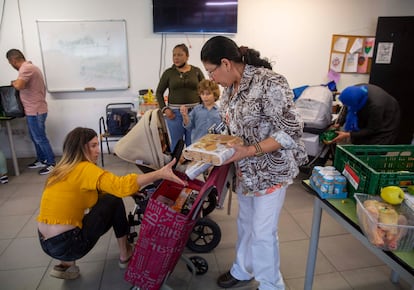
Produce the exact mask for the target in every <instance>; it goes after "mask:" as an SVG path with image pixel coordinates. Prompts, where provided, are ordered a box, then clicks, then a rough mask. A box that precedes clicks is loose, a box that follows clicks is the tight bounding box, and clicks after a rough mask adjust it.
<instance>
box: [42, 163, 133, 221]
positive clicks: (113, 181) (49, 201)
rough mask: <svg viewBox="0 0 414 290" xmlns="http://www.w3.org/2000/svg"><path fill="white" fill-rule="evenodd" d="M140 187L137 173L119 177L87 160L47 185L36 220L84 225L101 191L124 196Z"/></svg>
mask: <svg viewBox="0 0 414 290" xmlns="http://www.w3.org/2000/svg"><path fill="white" fill-rule="evenodd" d="M138 189H139V185H138V184H137V174H134V173H132V174H128V175H125V176H116V175H114V174H112V173H110V172H108V171H105V170H103V169H102V168H100V167H98V166H97V165H95V164H93V163H91V162H87V161H84V162H81V163H79V164H78V165H77V166H76V167H75V169H74V170H73V171H72V172H71V173H69V175H68V176H67V177H66V178H65V179H64V180H62V181H60V182H58V183H55V184H53V185H51V186H47V187H46V188H45V190H44V191H43V195H42V200H41V203H40V213H39V216H38V217H37V221H39V222H42V223H45V224H62V225H74V226H77V227H79V228H82V219H83V217H84V214H85V210H87V209H90V208H92V207H93V206H94V205H95V204H96V202H97V200H98V190H99V191H100V192H105V193H111V194H113V195H115V196H118V197H121V198H122V197H125V196H129V195H131V194H133V193H135V192H137V191H138Z"/></svg>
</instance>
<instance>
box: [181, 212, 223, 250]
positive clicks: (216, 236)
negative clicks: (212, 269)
mask: <svg viewBox="0 0 414 290" xmlns="http://www.w3.org/2000/svg"><path fill="white" fill-rule="evenodd" d="M220 240H221V230H220V227H219V225H218V224H217V223H216V222H214V221H212V220H211V219H209V218H206V217H205V218H201V219H199V220H198V221H197V222H196V224H195V226H194V228H193V231H192V232H191V234H190V238H189V239H188V241H187V248H189V249H190V250H191V251H193V252H196V253H208V252H210V251H211V250H213V249H214V248H215V247H217V245H218V244H219V243H220Z"/></svg>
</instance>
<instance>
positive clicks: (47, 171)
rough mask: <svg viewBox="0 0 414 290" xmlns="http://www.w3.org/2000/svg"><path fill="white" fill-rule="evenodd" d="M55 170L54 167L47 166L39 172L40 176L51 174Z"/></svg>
mask: <svg viewBox="0 0 414 290" xmlns="http://www.w3.org/2000/svg"><path fill="white" fill-rule="evenodd" d="M53 168H55V166H54V165H46V167H44V168H42V169H40V170H39V174H40V175H46V174H49V173H50V172H51V171H52V170H53Z"/></svg>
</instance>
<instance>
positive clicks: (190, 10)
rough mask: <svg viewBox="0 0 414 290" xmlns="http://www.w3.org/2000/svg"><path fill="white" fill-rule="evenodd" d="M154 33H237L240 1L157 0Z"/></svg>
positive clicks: (154, 11) (154, 4)
mask: <svg viewBox="0 0 414 290" xmlns="http://www.w3.org/2000/svg"><path fill="white" fill-rule="evenodd" d="M152 3H153V24H154V26H153V27H154V33H201V34H203V33H214V34H222V33H223V34H234V33H237V4H238V3H237V0H233V1H224V0H153V2H152Z"/></svg>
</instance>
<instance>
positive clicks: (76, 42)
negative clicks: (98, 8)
mask: <svg viewBox="0 0 414 290" xmlns="http://www.w3.org/2000/svg"><path fill="white" fill-rule="evenodd" d="M37 28H38V32H39V40H40V49H41V53H42V61H43V71H44V74H45V82H46V87H47V90H48V91H49V92H74V91H95V90H122V89H128V88H129V67H128V44H127V37H126V22H125V20H101V21H54V20H37Z"/></svg>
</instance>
